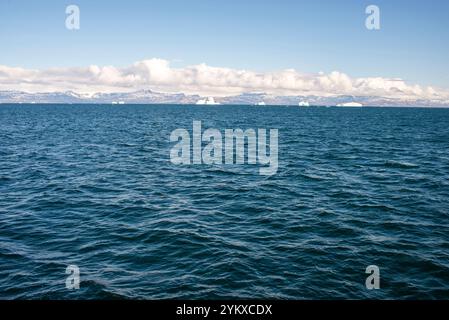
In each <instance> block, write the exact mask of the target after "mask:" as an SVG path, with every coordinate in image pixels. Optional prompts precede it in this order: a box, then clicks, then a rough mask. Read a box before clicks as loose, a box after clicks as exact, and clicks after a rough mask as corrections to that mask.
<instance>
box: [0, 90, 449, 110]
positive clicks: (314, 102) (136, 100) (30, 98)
mask: <svg viewBox="0 0 449 320" xmlns="http://www.w3.org/2000/svg"><path fill="white" fill-rule="evenodd" d="M209 98H214V100H215V101H216V102H217V103H219V104H223V105H294V106H298V104H301V105H310V106H336V105H342V104H348V103H357V104H358V103H360V104H362V105H364V106H404V107H405V106H416V107H418V106H419V107H443V106H444V107H447V106H449V101H442V100H424V99H419V100H416V99H410V100H405V99H393V98H385V97H375V96H349V95H340V96H331V97H323V96H315V95H309V96H301V95H298V96H275V95H270V94H265V93H244V94H240V95H235V96H228V97H207V96H206V97H203V96H200V95H186V94H183V93H160V92H154V91H152V90H140V91H135V92H128V93H96V94H93V95H87V94H79V93H76V92H73V91H65V92H45V93H27V92H23V91H0V103H69V104H70V103H98V104H196V103H197V102H199V101H205V100H207V99H209Z"/></svg>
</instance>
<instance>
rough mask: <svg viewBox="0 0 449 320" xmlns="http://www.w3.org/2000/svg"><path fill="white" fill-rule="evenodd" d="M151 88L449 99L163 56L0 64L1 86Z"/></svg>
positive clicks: (374, 80) (392, 84) (398, 87)
mask: <svg viewBox="0 0 449 320" xmlns="http://www.w3.org/2000/svg"><path fill="white" fill-rule="evenodd" d="M140 89H152V90H155V91H160V92H167V93H173V92H183V93H186V94H200V95H214V96H227V95H234V94H240V93H244V92H264V93H268V94H274V95H320V96H333V95H355V96H381V97H386V98H402V99H434V100H448V99H449V92H448V91H447V90H443V89H436V88H432V87H423V86H420V85H417V84H408V83H406V82H405V81H403V80H402V79H389V78H382V77H367V78H351V77H350V76H348V75H347V74H345V73H342V72H338V71H334V72H331V73H329V74H325V73H323V72H319V73H316V74H303V73H300V72H298V71H296V70H293V69H286V70H281V71H276V72H265V73H259V72H254V71H248V70H238V69H231V68H222V67H212V66H208V65H206V64H199V65H192V66H187V67H183V68H172V67H171V66H170V62H169V61H167V60H163V59H156V58H155V59H149V60H143V61H138V62H136V63H134V64H132V65H130V66H126V67H120V68H119V67H114V66H96V65H92V66H88V67H76V68H75V67H73V68H50V69H44V70H34V69H24V68H16V67H8V66H1V65H0V90H21V91H27V92H54V91H68V90H73V91H76V92H79V93H95V92H129V91H136V90H140Z"/></svg>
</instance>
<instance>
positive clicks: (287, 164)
mask: <svg viewBox="0 0 449 320" xmlns="http://www.w3.org/2000/svg"><path fill="white" fill-rule="evenodd" d="M193 121H201V122H202V126H203V129H206V128H217V129H219V130H224V129H226V128H241V129H243V130H245V129H247V128H267V129H278V132H279V146H278V158H279V159H278V162H279V164H278V170H277V172H276V174H273V175H269V176H264V175H260V174H259V166H258V165H249V164H244V165H238V164H235V165H226V164H212V165H205V164H201V165H175V164H173V163H172V162H171V161H170V150H171V148H172V147H173V143H171V142H170V140H169V137H170V133H171V132H172V131H173V130H175V129H177V128H185V129H187V130H191V129H192V123H193ZM448 222H449V109H431V108H427V109H425V108H337V107H333V108H325V107H310V108H300V107H281V106H280V107H264V106H260V107H256V106H191V105H189V106H186V105H37V104H36V105H8V104H4V105H0V298H2V299H115V298H117V299H228V298H232V299H245V298H253V299H263V298H272V299H448V298H449V224H448ZM69 265H75V266H77V267H78V268H79V272H80V283H79V289H69V288H67V286H66V284H67V283H66V281H67V278H68V276H69V275H68V274H67V273H66V268H67V266H69ZM370 265H375V266H378V268H379V270H380V288H379V289H374V290H368V289H367V288H366V284H365V281H366V278H367V277H368V276H369V274H367V273H366V272H365V271H366V268H367V267H368V266H370Z"/></svg>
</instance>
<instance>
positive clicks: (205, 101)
mask: <svg viewBox="0 0 449 320" xmlns="http://www.w3.org/2000/svg"><path fill="white" fill-rule="evenodd" d="M196 104H198V105H218V104H220V103H218V102H215V99H214V98H213V97H208V98H207V99H200V100H198V101H197V102H196Z"/></svg>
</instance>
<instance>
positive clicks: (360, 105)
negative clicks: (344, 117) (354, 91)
mask: <svg viewBox="0 0 449 320" xmlns="http://www.w3.org/2000/svg"><path fill="white" fill-rule="evenodd" d="M337 107H363V104H361V103H358V102H347V103H339V104H337Z"/></svg>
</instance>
